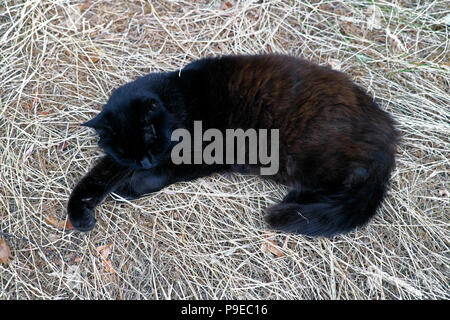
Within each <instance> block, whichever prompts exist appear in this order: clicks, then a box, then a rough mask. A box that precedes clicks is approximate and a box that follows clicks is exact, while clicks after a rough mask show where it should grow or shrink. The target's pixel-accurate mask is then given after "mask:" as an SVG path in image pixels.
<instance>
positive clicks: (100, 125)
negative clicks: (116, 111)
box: [80, 114, 106, 129]
mask: <svg viewBox="0 0 450 320" xmlns="http://www.w3.org/2000/svg"><path fill="white" fill-rule="evenodd" d="M80 126H83V127H89V128H93V129H105V128H106V126H105V123H104V121H103V118H102V117H101V115H100V114H98V115H97V116H96V117H95V118H92V119H91V120H89V121H88V122H85V123H82V124H80Z"/></svg>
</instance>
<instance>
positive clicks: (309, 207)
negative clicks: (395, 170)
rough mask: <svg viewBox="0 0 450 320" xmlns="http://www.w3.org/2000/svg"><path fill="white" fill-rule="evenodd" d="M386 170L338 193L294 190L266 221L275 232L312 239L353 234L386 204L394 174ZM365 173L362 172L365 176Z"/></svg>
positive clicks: (388, 169) (267, 216)
mask: <svg viewBox="0 0 450 320" xmlns="http://www.w3.org/2000/svg"><path fill="white" fill-rule="evenodd" d="M385 169H387V170H382V171H385V172H379V171H378V172H376V173H375V174H373V175H368V174H367V172H365V179H364V181H362V182H361V183H358V184H355V185H351V186H349V187H348V188H343V190H342V191H340V192H336V193H331V194H329V193H326V192H323V191H318V190H311V189H305V188H300V189H299V190H292V191H291V192H289V194H288V195H287V196H286V197H285V198H284V200H283V201H282V202H281V203H279V204H277V205H275V206H273V207H270V208H269V209H268V210H267V213H266V216H265V220H266V221H267V223H268V224H269V225H270V226H271V227H272V228H274V229H277V230H281V231H285V232H293V233H300V234H304V235H308V236H323V237H330V236H333V235H336V234H340V233H345V232H349V231H351V230H353V229H354V228H356V227H359V226H362V225H364V224H366V223H367V222H368V221H369V220H370V218H371V217H372V216H373V215H374V214H375V212H376V210H377V208H378V207H379V205H380V203H381V202H382V200H383V198H384V196H385V193H386V189H387V184H388V178H389V174H390V168H385ZM357 170H358V169H357ZM364 170H365V169H359V171H360V172H361V173H364V172H363V171H364ZM386 171H387V172H386Z"/></svg>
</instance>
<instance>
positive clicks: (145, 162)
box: [141, 157, 152, 169]
mask: <svg viewBox="0 0 450 320" xmlns="http://www.w3.org/2000/svg"><path fill="white" fill-rule="evenodd" d="M141 167H142V168H144V169H150V168H151V167H152V163H151V162H150V160H149V159H148V157H144V158H142V160H141Z"/></svg>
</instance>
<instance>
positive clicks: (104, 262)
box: [102, 259, 116, 274]
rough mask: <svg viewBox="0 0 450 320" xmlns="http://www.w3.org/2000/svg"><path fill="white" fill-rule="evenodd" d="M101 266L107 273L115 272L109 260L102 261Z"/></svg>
mask: <svg viewBox="0 0 450 320" xmlns="http://www.w3.org/2000/svg"><path fill="white" fill-rule="evenodd" d="M102 262H103V265H104V266H105V269H106V271H108V272H109V273H112V274H115V273H116V270H114V268H113V266H112V262H111V260H109V259H102Z"/></svg>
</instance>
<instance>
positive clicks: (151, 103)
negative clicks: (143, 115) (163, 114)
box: [146, 98, 158, 111]
mask: <svg viewBox="0 0 450 320" xmlns="http://www.w3.org/2000/svg"><path fill="white" fill-rule="evenodd" d="M146 104H147V106H148V108H149V109H150V111H155V110H156V108H158V101H156V100H155V99H153V98H150V99H148V100H147V102H146Z"/></svg>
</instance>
